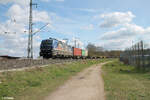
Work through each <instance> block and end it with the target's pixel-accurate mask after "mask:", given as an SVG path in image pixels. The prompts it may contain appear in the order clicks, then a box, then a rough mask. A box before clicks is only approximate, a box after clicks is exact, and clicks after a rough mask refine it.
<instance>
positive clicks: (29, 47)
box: [28, 0, 33, 58]
mask: <svg viewBox="0 0 150 100" xmlns="http://www.w3.org/2000/svg"><path fill="white" fill-rule="evenodd" d="M31 38H32V0H30V14H29V35H28V58H32V57H33V56H32V54H33V53H31V52H32V48H33V47H32V42H31V41H32V39H31Z"/></svg>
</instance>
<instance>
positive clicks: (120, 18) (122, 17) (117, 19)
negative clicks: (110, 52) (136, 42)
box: [99, 11, 135, 28]
mask: <svg viewBox="0 0 150 100" xmlns="http://www.w3.org/2000/svg"><path fill="white" fill-rule="evenodd" d="M99 17H100V18H102V19H104V21H103V22H102V23H101V24H100V27H102V28H111V27H115V26H118V25H124V24H126V23H130V22H131V21H132V19H133V18H134V17H135V15H133V14H132V12H130V11H128V12H113V13H106V14H101V15H100V16H99Z"/></svg>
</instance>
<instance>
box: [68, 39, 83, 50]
mask: <svg viewBox="0 0 150 100" xmlns="http://www.w3.org/2000/svg"><path fill="white" fill-rule="evenodd" d="M75 42H76V47H77V48H78V47H79V48H82V49H83V45H84V43H83V42H82V41H81V40H80V39H78V38H74V37H73V38H72V40H71V42H70V43H69V44H70V45H71V46H75Z"/></svg>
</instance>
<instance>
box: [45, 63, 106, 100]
mask: <svg viewBox="0 0 150 100" xmlns="http://www.w3.org/2000/svg"><path fill="white" fill-rule="evenodd" d="M101 66H102V64H98V65H94V66H92V67H90V68H87V69H85V70H84V71H82V72H80V73H78V74H77V75H76V76H73V77H72V78H71V79H70V80H68V81H67V82H66V83H65V84H64V85H63V86H60V87H59V88H58V89H57V90H56V91H54V92H53V93H52V94H50V95H49V96H48V97H46V98H45V100H105V94H104V83H103V79H102V77H101Z"/></svg>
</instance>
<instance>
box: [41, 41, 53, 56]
mask: <svg viewBox="0 0 150 100" xmlns="http://www.w3.org/2000/svg"><path fill="white" fill-rule="evenodd" d="M52 50H53V39H46V40H43V41H42V42H41V45H40V56H42V57H43V58H51V57H52Z"/></svg>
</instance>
